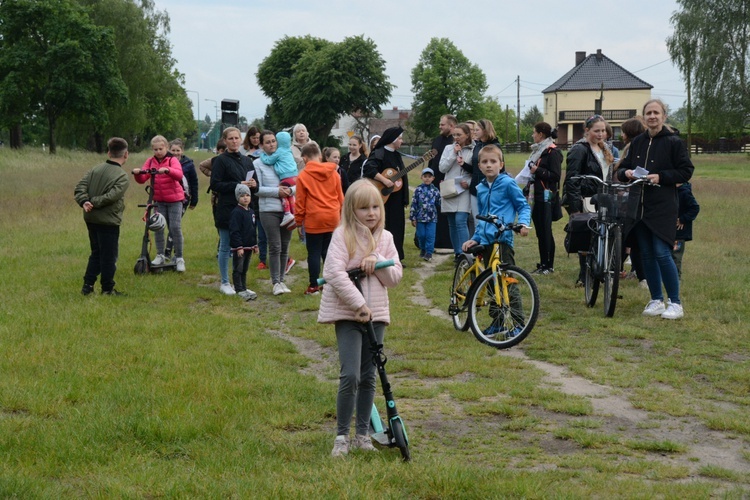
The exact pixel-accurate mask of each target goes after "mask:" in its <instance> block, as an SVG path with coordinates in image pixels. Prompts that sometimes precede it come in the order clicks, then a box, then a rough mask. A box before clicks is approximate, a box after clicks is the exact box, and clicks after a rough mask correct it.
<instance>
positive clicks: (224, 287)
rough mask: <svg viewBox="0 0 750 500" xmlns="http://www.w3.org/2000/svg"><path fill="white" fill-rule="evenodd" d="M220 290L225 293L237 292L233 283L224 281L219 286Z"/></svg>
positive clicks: (233, 293) (232, 293)
mask: <svg viewBox="0 0 750 500" xmlns="http://www.w3.org/2000/svg"><path fill="white" fill-rule="evenodd" d="M219 291H220V292H221V293H223V294H224V295H235V294H236V293H237V292H235V291H234V288H232V285H230V284H229V283H222V284H221V286H220V287H219Z"/></svg>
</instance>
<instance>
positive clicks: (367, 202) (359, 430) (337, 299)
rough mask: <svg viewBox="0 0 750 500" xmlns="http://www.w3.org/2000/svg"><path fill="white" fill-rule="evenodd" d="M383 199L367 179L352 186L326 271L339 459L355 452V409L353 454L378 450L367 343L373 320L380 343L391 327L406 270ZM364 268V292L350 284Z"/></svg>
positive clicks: (322, 318)
mask: <svg viewBox="0 0 750 500" xmlns="http://www.w3.org/2000/svg"><path fill="white" fill-rule="evenodd" d="M384 226H385V211H384V209H383V199H382V198H381V196H380V192H379V191H378V189H377V188H376V187H375V186H374V185H373V184H372V183H370V182H369V181H368V180H359V181H357V182H355V183H354V184H352V185H351V186H350V187H349V190H348V191H347V192H346V196H345V197H344V206H343V208H342V213H341V223H340V224H339V226H338V227H337V228H336V230H335V231H334V232H333V236H332V237H331V243H330V245H329V247H328V255H327V257H326V260H325V265H324V267H323V277H324V278H325V280H326V285H325V287H323V296H322V297H321V299H320V310H319V312H318V322H319V323H333V324H334V325H335V330H336V341H337V343H338V348H339V362H340V364H341V371H340V374H339V390H338V395H337V398H336V420H337V432H336V439H335V440H334V443H333V451H332V452H331V455H332V456H334V457H340V456H343V455H346V454H347V453H348V452H349V449H350V443H349V429H350V427H351V420H352V416H353V415H354V412H355V409H356V413H357V420H356V424H355V437H354V440H353V441H352V442H351V448H352V449H356V448H359V449H362V450H367V451H374V450H375V447H373V445H372V441H371V440H370V436H368V435H367V431H368V428H369V424H370V413H371V411H372V403H373V400H374V399H375V379H376V371H375V364H374V363H373V360H372V353H371V352H370V345H369V342H368V341H367V340H365V339H366V338H367V337H366V334H365V323H367V322H368V321H369V320H370V319H372V321H373V326H374V327H375V335H376V337H377V338H378V342H379V343H381V344H382V343H383V338H384V336H385V327H386V325H388V324H390V322H391V316H390V312H389V309H388V290H387V289H388V288H390V287H394V286H396V285H397V284H398V283H399V281H401V276H402V273H403V270H402V268H401V262H400V261H399V258H398V251H397V250H396V246H395V245H394V244H393V236H392V235H391V233H389V232H388V231H386V230H385V228H384ZM389 259H393V261H394V262H395V265H393V266H391V267H386V268H383V269H378V270H377V271H375V264H376V263H377V262H378V261H383V260H389ZM355 268H360V269H362V270H363V271H364V272H365V273H366V274H367V277H366V278H364V279H363V280H362V281H361V284H362V293H360V292H359V290H357V287H356V286H354V283H352V281H351V280H350V279H349V275H348V274H347V272H346V271H347V270H349V269H355Z"/></svg>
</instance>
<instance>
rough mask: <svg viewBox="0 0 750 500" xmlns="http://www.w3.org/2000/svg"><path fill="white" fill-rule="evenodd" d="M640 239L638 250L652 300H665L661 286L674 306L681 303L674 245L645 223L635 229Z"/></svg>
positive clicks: (637, 225) (639, 224) (640, 223)
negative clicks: (673, 256) (652, 230)
mask: <svg viewBox="0 0 750 500" xmlns="http://www.w3.org/2000/svg"><path fill="white" fill-rule="evenodd" d="M633 231H635V236H636V238H637V239H638V250H639V251H640V252H641V260H642V261H643V271H644V273H646V283H648V291H649V292H651V300H664V294H663V293H662V291H661V284H662V282H664V288H665V289H666V291H667V297H669V300H671V301H672V303H674V304H679V303H680V278H679V276H678V274H677V266H676V265H675V263H674V260H673V259H672V245H671V244H669V243H667V242H666V241H664V240H662V239H660V238H659V237H658V236H656V235H655V234H654V233H652V232H651V230H650V229H649V228H648V227H647V226H646V224H644V223H643V222H639V223H638V224H636V226H635V227H634V228H633Z"/></svg>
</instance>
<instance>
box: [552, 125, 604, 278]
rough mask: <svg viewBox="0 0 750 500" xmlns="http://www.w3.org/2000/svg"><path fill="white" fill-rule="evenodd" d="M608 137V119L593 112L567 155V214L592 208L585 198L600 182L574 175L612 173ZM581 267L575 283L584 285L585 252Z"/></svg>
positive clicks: (602, 176)
mask: <svg viewBox="0 0 750 500" xmlns="http://www.w3.org/2000/svg"><path fill="white" fill-rule="evenodd" d="M606 137H607V122H606V121H605V120H604V118H603V117H602V116H601V115H594V116H592V117H590V118H589V119H587V120H586V121H585V122H584V124H583V138H582V139H581V140H579V141H578V142H576V143H575V144H574V145H573V147H572V148H570V150H569V151H568V156H567V158H566V165H567V167H566V170H567V171H566V173H565V183H564V184H563V201H562V206H563V207H565V210H567V212H568V214H570V215H573V214H577V213H580V212H584V211H585V212H593V209H592V208H591V206H590V204H589V203H586V202H585V200H584V198H590V197H591V196H594V195H595V194H596V192H597V188H598V186H597V184H596V183H595V182H594V181H591V180H581V179H575V177H576V176H578V175H595V176H597V177H599V178H600V179H602V180H608V179H610V178H611V176H612V173H611V172H612V170H613V168H612V162H614V156H612V152H611V151H610V150H609V148H608V147H607V145H606V143H605V142H604V140H605V138H606ZM578 261H579V264H580V269H579V273H578V279H577V280H576V287H582V286H583V281H584V276H585V274H586V273H585V271H586V257H585V254H583V253H580V252H579V254H578Z"/></svg>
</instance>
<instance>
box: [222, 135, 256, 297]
mask: <svg viewBox="0 0 750 500" xmlns="http://www.w3.org/2000/svg"><path fill="white" fill-rule="evenodd" d="M221 137H222V139H224V142H225V143H226V145H227V150H226V151H224V152H223V153H221V154H220V155H219V156H217V157H215V158H214V159H213V161H212V162H211V191H214V192H215V193H216V195H217V198H216V207H215V209H214V225H215V226H216V229H218V230H219V274H220V275H221V286H220V287H219V291H220V292H221V293H223V294H225V295H234V294H235V291H234V288H232V285H230V284H229V256H230V254H231V251H230V243H229V216H230V215H231V213H232V210H234V207H236V206H237V198H236V197H235V193H234V190H235V189H236V188H237V184H244V185H246V186H247V187H249V188H250V191H252V192H255V191H257V190H258V187H257V186H258V184H257V182H256V179H255V175H253V176H252V178H250V179H249V180H248V172H249V171H251V170H252V171H253V174H254V173H255V167H253V164H252V163H251V161H250V158H249V157H247V156H245V155H243V154H242V153H240V145H241V144H242V138H241V137H240V130H239V129H238V128H235V127H227V128H225V129H224V132H223V133H222V135H221Z"/></svg>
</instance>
